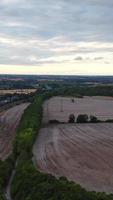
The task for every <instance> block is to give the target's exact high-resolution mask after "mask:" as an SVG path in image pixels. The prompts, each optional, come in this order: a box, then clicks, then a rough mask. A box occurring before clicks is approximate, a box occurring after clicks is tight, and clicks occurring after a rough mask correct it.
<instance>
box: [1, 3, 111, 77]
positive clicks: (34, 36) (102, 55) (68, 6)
mask: <svg viewBox="0 0 113 200" xmlns="http://www.w3.org/2000/svg"><path fill="white" fill-rule="evenodd" d="M92 61H93V62H95V63H99V64H101V65H102V64H103V63H105V62H107V63H110V64H112V62H113V1H112V0H81V1H80V0H57V1H56V0H0V65H21V66H22V65H23V66H24V65H29V66H31V67H32V66H37V68H38V66H43V65H45V67H46V64H51V65H52V67H54V64H56V63H57V64H60V65H61V63H63V64H64V63H66V64H67V63H68V64H70V63H75V65H76V63H78V64H79V63H83V62H84V63H85V62H89V63H92ZM110 67H111V66H110ZM75 73H76V70H75Z"/></svg>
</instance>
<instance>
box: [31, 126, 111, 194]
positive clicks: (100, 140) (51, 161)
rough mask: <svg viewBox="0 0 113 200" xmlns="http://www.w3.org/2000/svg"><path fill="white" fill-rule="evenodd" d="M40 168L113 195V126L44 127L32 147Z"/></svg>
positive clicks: (90, 188) (88, 188) (85, 186)
mask: <svg viewBox="0 0 113 200" xmlns="http://www.w3.org/2000/svg"><path fill="white" fill-rule="evenodd" d="M33 154H34V160H35V164H36V165H37V168H38V169H39V170H40V171H42V172H47V173H50V174H52V175H55V176H56V177H60V176H65V177H67V178H68V179H69V180H72V181H75V182H76V183H78V184H80V185H81V186H83V187H84V188H86V189H87V190H88V191H93V190H94V191H99V192H107V193H111V192H112V193H113V124H112V123H100V124H75V125H69V124H59V125H56V126H54V125H50V126H48V127H45V128H42V129H41V130H40V133H39V135H38V137H37V140H36V143H35V144H34V148H33Z"/></svg>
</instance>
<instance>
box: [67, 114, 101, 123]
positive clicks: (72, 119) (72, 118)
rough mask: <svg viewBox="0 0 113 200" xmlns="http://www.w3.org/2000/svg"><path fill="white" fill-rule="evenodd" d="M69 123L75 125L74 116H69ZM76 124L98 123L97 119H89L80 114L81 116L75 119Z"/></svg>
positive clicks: (92, 117)
mask: <svg viewBox="0 0 113 200" xmlns="http://www.w3.org/2000/svg"><path fill="white" fill-rule="evenodd" d="M68 122H69V123H75V116H74V114H71V115H70V116H69V121H68ZM76 122H77V123H87V122H91V123H97V122H99V120H98V118H97V117H95V116H93V115H91V116H90V118H89V117H88V115H87V114H81V115H78V117H77V119H76Z"/></svg>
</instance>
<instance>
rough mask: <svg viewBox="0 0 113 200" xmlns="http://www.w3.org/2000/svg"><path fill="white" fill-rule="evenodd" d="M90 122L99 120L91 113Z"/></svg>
mask: <svg viewBox="0 0 113 200" xmlns="http://www.w3.org/2000/svg"><path fill="white" fill-rule="evenodd" d="M90 122H92V123H96V122H98V119H97V117H95V116H93V115H91V116H90Z"/></svg>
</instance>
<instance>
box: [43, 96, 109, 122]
mask: <svg viewBox="0 0 113 200" xmlns="http://www.w3.org/2000/svg"><path fill="white" fill-rule="evenodd" d="M74 100H75V102H74V103H73V102H72V98H68V97H67V98H65V97H53V98H51V99H50V100H47V101H46V102H45V103H44V106H43V110H44V112H43V123H45V124H46V123H48V121H49V120H59V121H60V122H67V121H68V119H69V115H70V114H72V113H73V114H75V117H77V116H78V115H79V114H88V115H89V116H90V115H94V116H97V117H98V119H100V120H107V119H113V98H112V97H84V98H74Z"/></svg>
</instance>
